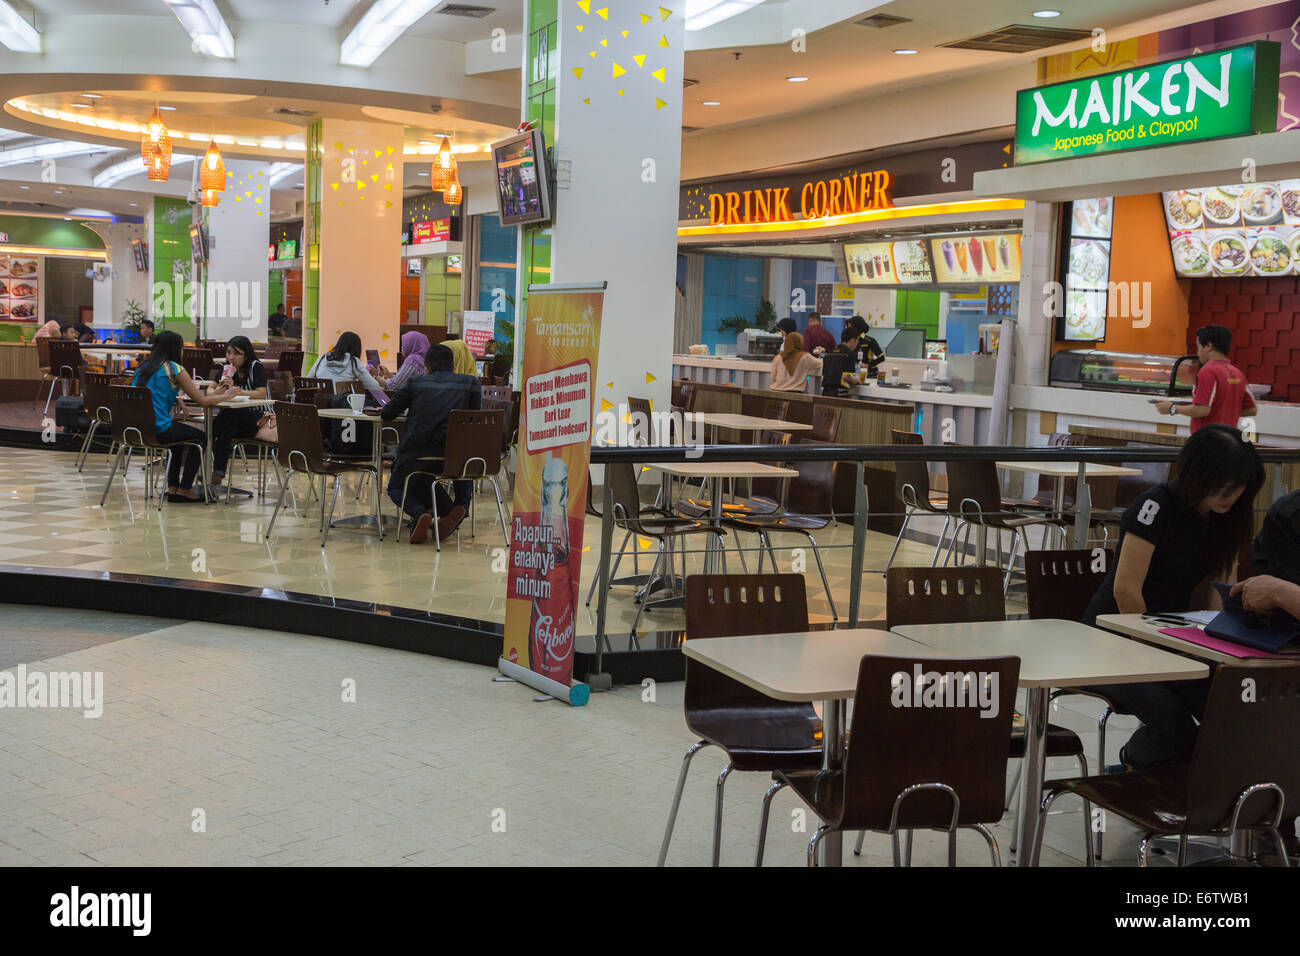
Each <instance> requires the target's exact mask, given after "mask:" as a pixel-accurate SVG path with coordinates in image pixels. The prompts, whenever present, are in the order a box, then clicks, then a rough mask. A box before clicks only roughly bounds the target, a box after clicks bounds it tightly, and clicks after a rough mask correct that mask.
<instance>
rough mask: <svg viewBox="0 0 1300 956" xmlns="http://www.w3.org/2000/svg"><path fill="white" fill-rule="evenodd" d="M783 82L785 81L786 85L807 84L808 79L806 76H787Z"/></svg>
mask: <svg viewBox="0 0 1300 956" xmlns="http://www.w3.org/2000/svg"><path fill="white" fill-rule="evenodd" d="M785 80H786V82H787V83H807V82H808V77H806V76H787V77H786V78H785Z"/></svg>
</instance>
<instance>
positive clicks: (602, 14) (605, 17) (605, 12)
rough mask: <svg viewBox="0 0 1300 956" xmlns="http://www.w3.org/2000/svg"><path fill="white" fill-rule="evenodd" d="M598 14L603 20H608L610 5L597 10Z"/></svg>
mask: <svg viewBox="0 0 1300 956" xmlns="http://www.w3.org/2000/svg"><path fill="white" fill-rule="evenodd" d="M596 16H598V17H600V18H601V19H602V20H608V19H609V7H601V8H600V9H599V10H597V11H596Z"/></svg>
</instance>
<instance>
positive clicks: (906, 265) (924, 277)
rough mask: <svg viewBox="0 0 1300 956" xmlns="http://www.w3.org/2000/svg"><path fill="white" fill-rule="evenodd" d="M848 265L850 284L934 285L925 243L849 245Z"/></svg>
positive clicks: (919, 241) (845, 260)
mask: <svg viewBox="0 0 1300 956" xmlns="http://www.w3.org/2000/svg"><path fill="white" fill-rule="evenodd" d="M844 264H845V267H846V268H847V269H848V273H849V285H852V286H877V285H908V286H910V285H930V284H932V283H933V282H934V268H933V264H932V263H931V262H930V253H929V250H928V249H927V248H926V243H925V242H924V240H920V239H903V240H899V241H897V242H846V243H845V244H844Z"/></svg>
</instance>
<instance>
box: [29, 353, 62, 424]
mask: <svg viewBox="0 0 1300 956" xmlns="http://www.w3.org/2000/svg"><path fill="white" fill-rule="evenodd" d="M35 341H36V364H37V366H39V368H40V370H41V380H40V382H39V383H38V384H37V386H36V399H35V401H37V402H39V401H40V400H41V389H43V388H44V387H45V383H46V382H49V383H50V394H51V395H53V394H54V383H55V382H56V381H58V378H59V377H58V376H57V375H55V374H54V372H53V370H52V369H51V368H50V343H51V342H54V341H57V339H51V338H50V337H49V336H41V337H40V338H39V339H36V340H35ZM45 408H46V410H47V411H48V410H49V403H48V402H47V403H46V405H45Z"/></svg>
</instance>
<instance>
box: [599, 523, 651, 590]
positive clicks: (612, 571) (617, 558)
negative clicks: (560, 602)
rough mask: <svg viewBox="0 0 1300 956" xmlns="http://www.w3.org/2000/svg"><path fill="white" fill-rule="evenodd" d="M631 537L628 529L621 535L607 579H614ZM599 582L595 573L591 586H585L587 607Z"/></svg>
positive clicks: (647, 583)
mask: <svg viewBox="0 0 1300 956" xmlns="http://www.w3.org/2000/svg"><path fill="white" fill-rule="evenodd" d="M631 537H632V532H631V531H629V532H628V533H627V534H625V535H623V543H622V544H621V545H620V546H619V549H618V554H617V555H615V556H614V566H613V567H612V568H610V569H609V579H610V581H613V580H614V576H615V575H617V574H618V566H619V563H620V562H621V561H622V560H623V552H624V551H626V550H627V542H628V539H630V538H631ZM599 583H600V575H599V574H597V575H596V576H595V577H594V578H592V580H591V587H589V588H587V607H591V599H592V596H593V595H595V593H596V585H598V584H599ZM649 584H650V582H649V581H647V582H646V585H647V586H649Z"/></svg>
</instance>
